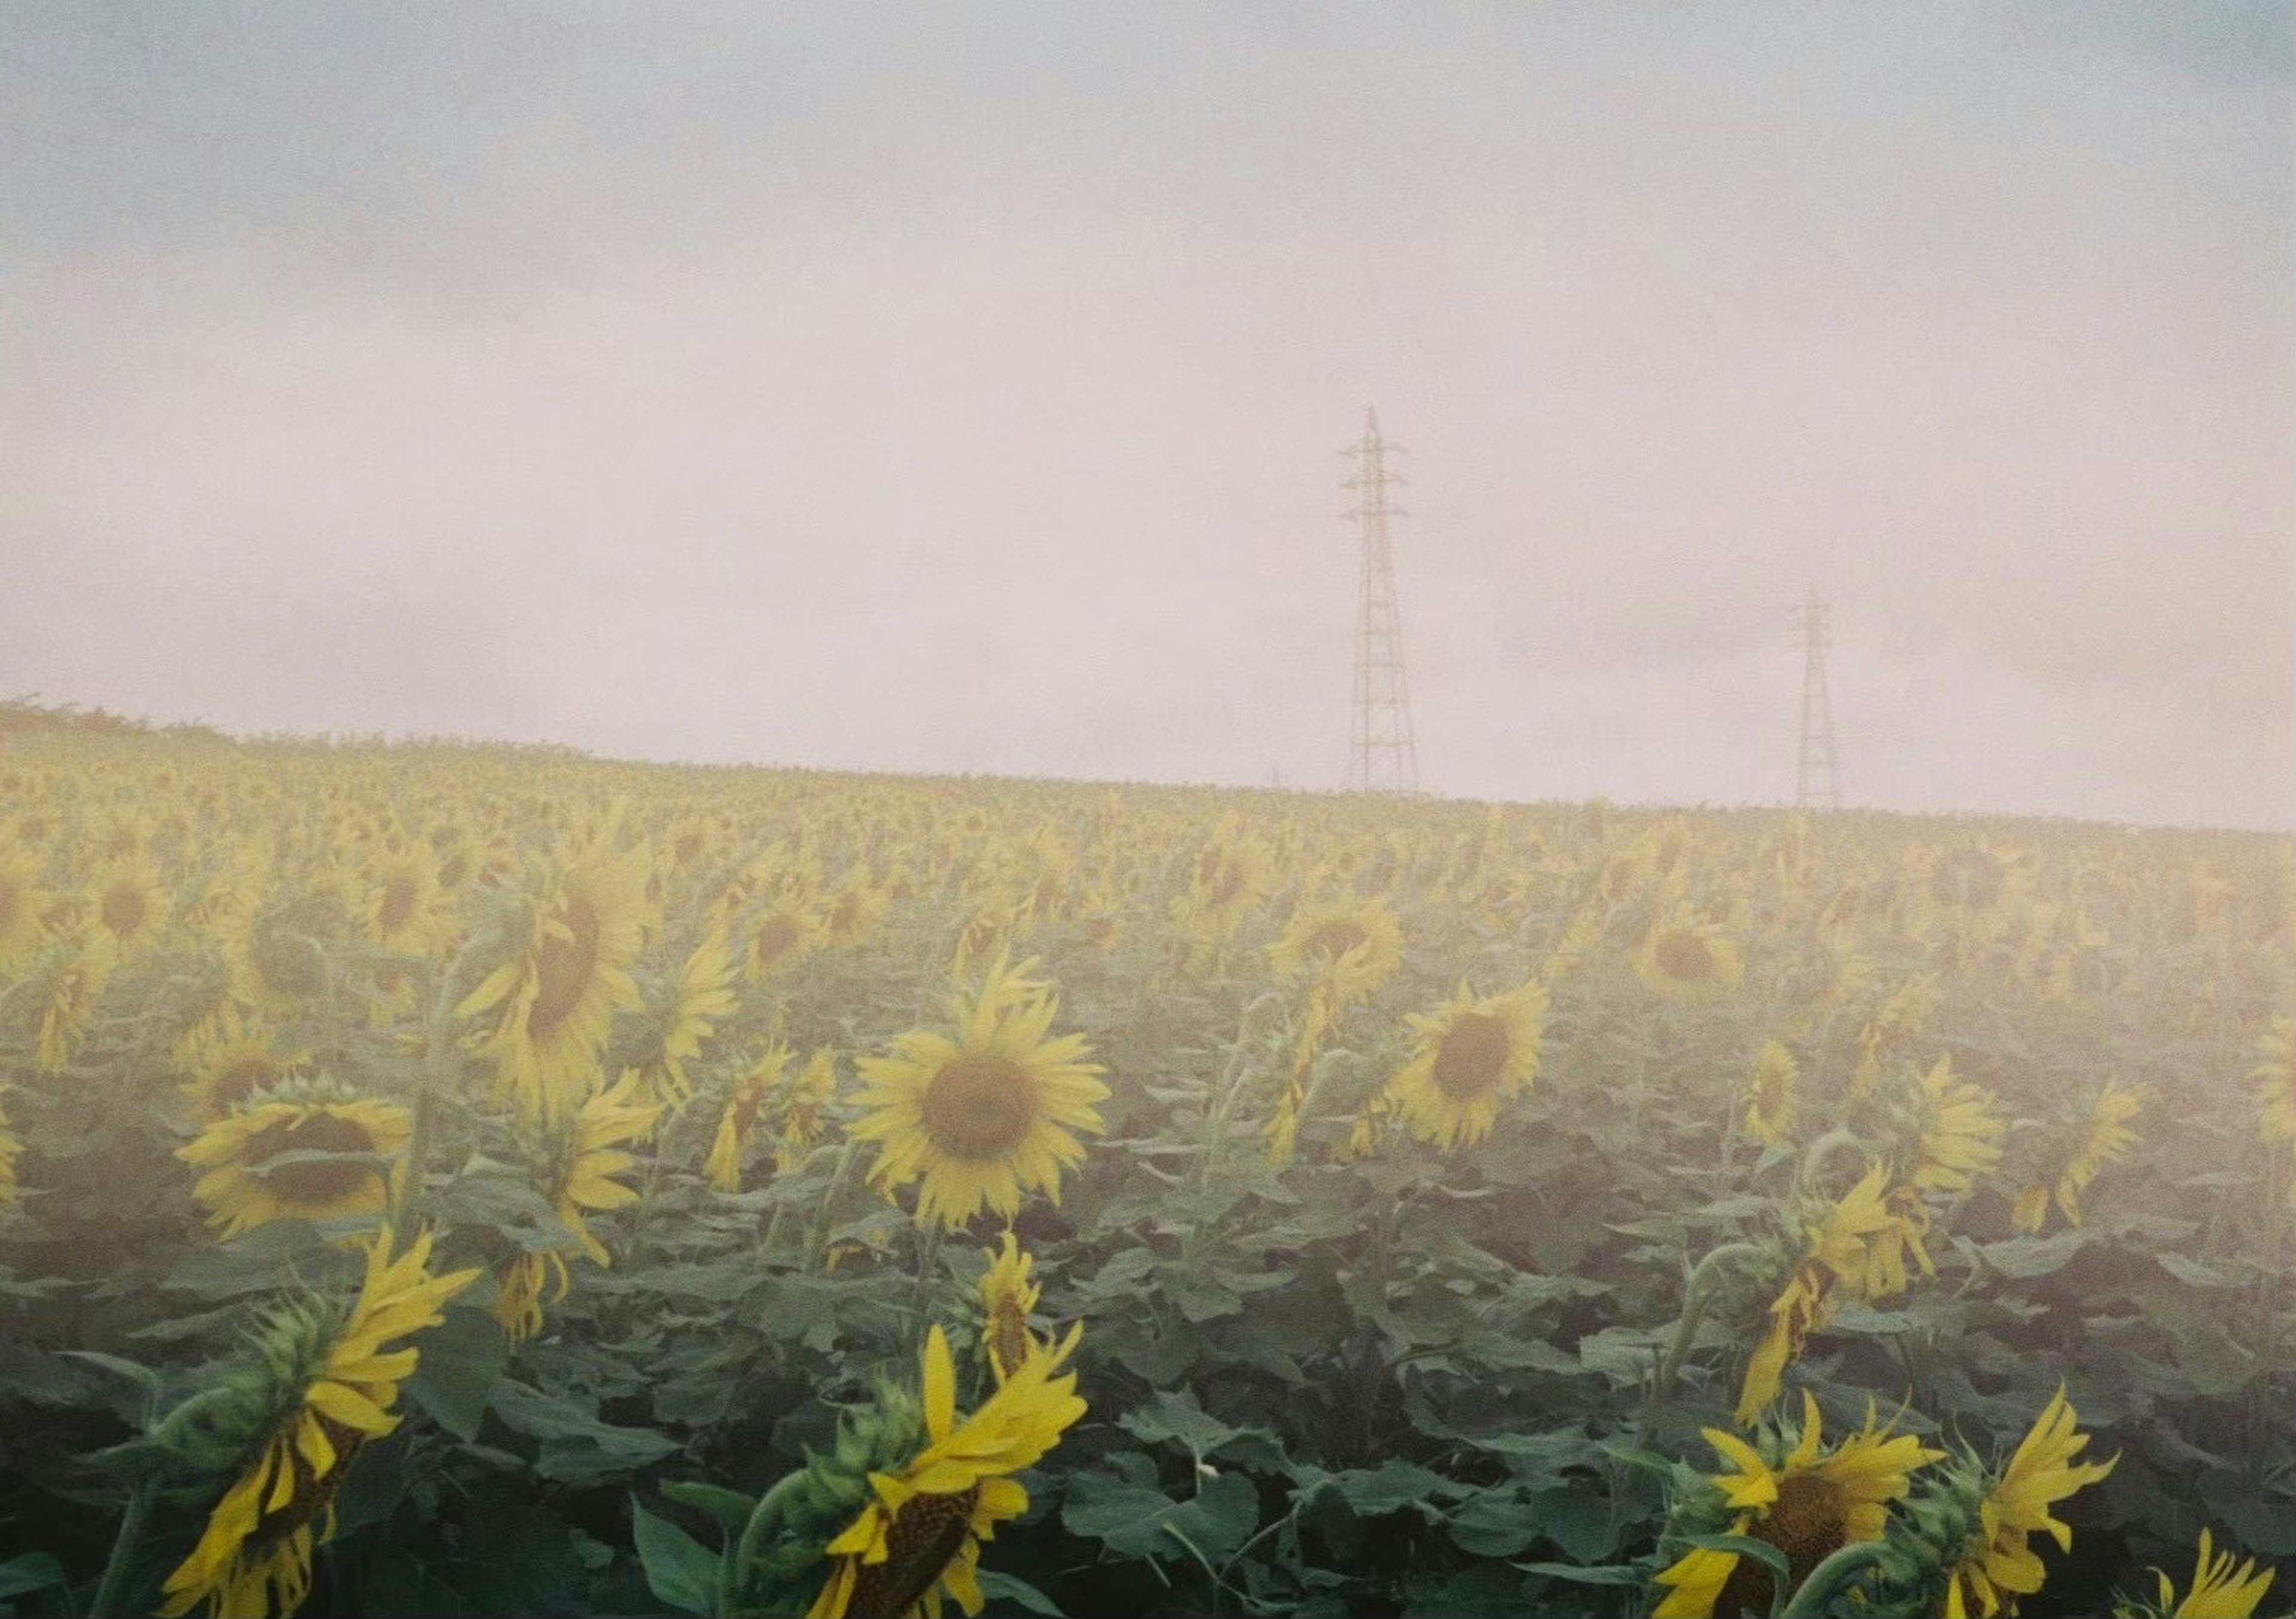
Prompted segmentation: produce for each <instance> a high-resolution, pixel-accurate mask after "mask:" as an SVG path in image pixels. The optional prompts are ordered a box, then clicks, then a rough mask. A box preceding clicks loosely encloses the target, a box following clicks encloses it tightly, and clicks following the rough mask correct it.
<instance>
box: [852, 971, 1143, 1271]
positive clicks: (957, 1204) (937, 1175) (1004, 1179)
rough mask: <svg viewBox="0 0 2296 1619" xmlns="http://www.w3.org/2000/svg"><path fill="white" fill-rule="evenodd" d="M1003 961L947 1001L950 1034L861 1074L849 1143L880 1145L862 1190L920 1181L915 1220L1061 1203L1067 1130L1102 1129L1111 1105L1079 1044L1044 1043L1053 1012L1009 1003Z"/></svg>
mask: <svg viewBox="0 0 2296 1619" xmlns="http://www.w3.org/2000/svg"><path fill="white" fill-rule="evenodd" d="M1009 976H1010V972H1009V969H1007V967H1006V965H1005V961H1004V960H1003V958H1001V957H1000V958H999V959H998V960H997V961H996V962H995V963H993V964H992V965H991V966H990V968H989V969H988V973H987V975H986V976H985V977H984V978H983V979H982V982H981V984H980V987H979V989H978V991H977V992H976V993H974V994H973V995H972V996H971V997H969V998H968V997H967V996H965V995H964V994H962V993H960V994H959V995H958V996H957V997H956V998H955V1002H954V1006H953V1010H954V1012H955V1021H956V1034H955V1038H954V1039H952V1038H950V1037H949V1036H948V1035H946V1034H939V1033H935V1032H932V1031H930V1030H923V1029H918V1030H913V1031H911V1032H910V1033H908V1034H903V1035H901V1036H900V1037H899V1038H898V1039H897V1040H896V1041H894V1042H893V1054H892V1055H891V1056H890V1057H868V1058H864V1059H861V1061H860V1064H859V1068H860V1074H861V1080H862V1090H861V1092H860V1096H859V1100H860V1102H861V1104H862V1106H863V1107H864V1108H865V1109H866V1111H865V1114H864V1115H863V1116H862V1117H861V1118H860V1119H858V1120H857V1122H856V1123H855V1124H854V1125H853V1137H854V1139H855V1140H857V1141H875V1142H878V1143H879V1144H880V1145H879V1148H878V1153H877V1161H876V1164H875V1165H874V1166H873V1168H872V1170H871V1171H870V1178H871V1180H872V1181H873V1182H874V1183H875V1184H876V1185H877V1186H878V1187H879V1188H880V1189H881V1190H888V1191H890V1190H892V1189H894V1188H897V1187H900V1186H903V1185H906V1183H908V1182H911V1181H914V1180H918V1179H920V1178H922V1182H923V1185H922V1190H920V1192H919V1194H918V1199H917V1217H918V1218H919V1219H921V1220H932V1219H935V1218H938V1219H939V1220H940V1221H941V1222H943V1223H944V1224H946V1225H948V1226H952V1227H954V1226H957V1225H961V1224H963V1223H964V1222H965V1221H967V1220H970V1219H971V1218H972V1216H973V1215H974V1214H978V1213H979V1212H980V1209H981V1207H982V1206H984V1205H985V1206H988V1208H990V1209H993V1210H994V1211H996V1213H997V1214H1001V1215H1003V1216H1004V1217H1005V1218H1006V1219H1007V1220H1010V1219H1011V1218H1012V1217H1013V1215H1014V1214H1017V1213H1018V1212H1019V1211H1020V1207H1021V1193H1022V1192H1024V1191H1031V1190H1043V1191H1044V1192H1045V1193H1046V1195H1047V1196H1049V1197H1050V1198H1052V1199H1053V1201H1054V1202H1055V1203H1057V1202H1059V1201H1060V1190H1061V1186H1060V1177H1061V1170H1062V1168H1063V1167H1064V1166H1073V1165H1077V1164H1078V1163H1081V1162H1082V1161H1083V1159H1084V1148H1083V1147H1082V1146H1081V1145H1080V1144H1079V1143H1078V1141H1077V1139H1076V1137H1075V1136H1073V1135H1071V1134H1070V1133H1069V1132H1070V1131H1071V1130H1088V1131H1091V1132H1095V1133H1097V1132H1099V1131H1100V1130H1101V1129H1102V1124H1101V1121H1100V1114H1099V1112H1098V1111H1097V1110H1096V1109H1095V1107H1094V1104H1095V1102H1098V1101H1100V1100H1102V1099H1103V1098H1104V1097H1106V1096H1107V1095H1108V1087H1107V1086H1106V1085H1104V1084H1103V1083H1100V1080H1099V1079H1098V1077H1097V1075H1100V1074H1102V1073H1103V1072H1105V1070H1104V1069H1103V1068H1102V1067H1101V1066H1100V1065H1099V1064H1097V1063H1093V1062H1087V1061H1084V1060H1083V1059H1084V1057H1085V1055H1086V1046H1085V1039H1084V1036H1083V1035H1081V1034H1063V1035H1062V1036H1060V1037H1059V1038H1058V1039H1048V1038H1046V1035H1047V1032H1048V1031H1049V1030H1050V1028H1051V1027H1052V1022H1053V1018H1054V1013H1055V1011H1056V1010H1057V1009H1058V1002H1056V1001H1055V1000H1054V996H1053V995H1052V994H1051V993H1050V992H1049V991H1045V990H1040V991H1038V992H1037V993H1033V994H1029V995H1026V996H1020V995H1015V994H1014V993H1013V991H1012V989H1011V987H1010V985H1009V984H1008V982H1007V979H1008V977H1009Z"/></svg>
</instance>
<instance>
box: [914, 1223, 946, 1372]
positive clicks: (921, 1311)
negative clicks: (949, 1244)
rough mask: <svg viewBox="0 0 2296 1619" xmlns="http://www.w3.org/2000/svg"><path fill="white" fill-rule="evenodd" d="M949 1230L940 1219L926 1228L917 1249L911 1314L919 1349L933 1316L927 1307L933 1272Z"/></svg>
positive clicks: (937, 1264)
mask: <svg viewBox="0 0 2296 1619" xmlns="http://www.w3.org/2000/svg"><path fill="white" fill-rule="evenodd" d="M947 1234H948V1228H947V1226H946V1225H944V1224H942V1223H941V1222H940V1221H939V1220H938V1219H936V1220H934V1221H933V1222H931V1224H929V1225H927V1226H926V1227H925V1232H924V1237H923V1239H922V1242H921V1243H920V1245H919V1247H918V1249H917V1290H916V1293H915V1296H914V1297H912V1298H911V1299H910V1301H909V1313H910V1314H912V1315H914V1316H915V1317H916V1318H917V1347H918V1348H920V1349H922V1348H923V1347H924V1341H925V1333H926V1331H927V1330H928V1323H929V1322H930V1321H931V1319H932V1318H931V1313H930V1312H928V1310H927V1308H926V1306H927V1305H929V1304H931V1303H932V1285H933V1271H935V1270H936V1269H938V1268H939V1264H940V1245H941V1239H943V1238H945V1237H946V1236H947Z"/></svg>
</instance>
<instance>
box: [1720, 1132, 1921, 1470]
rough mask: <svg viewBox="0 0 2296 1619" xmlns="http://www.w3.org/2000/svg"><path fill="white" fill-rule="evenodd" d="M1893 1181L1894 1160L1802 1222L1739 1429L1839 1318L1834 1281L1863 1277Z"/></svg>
mask: <svg viewBox="0 0 2296 1619" xmlns="http://www.w3.org/2000/svg"><path fill="white" fill-rule="evenodd" d="M1889 1182H1890V1168H1889V1165H1886V1164H1876V1165H1873V1166H1872V1167H1871V1168H1870V1169H1868V1170H1867V1171H1866V1177H1865V1179H1863V1180H1861V1181H1859V1182H1857V1185H1856V1186H1854V1187H1852V1188H1851V1189H1850V1190H1849V1191H1848V1192H1847V1193H1845V1194H1844V1195H1843V1196H1842V1198H1841V1200H1840V1201H1839V1202H1836V1203H1832V1204H1829V1205H1827V1206H1825V1209H1824V1210H1823V1211H1822V1212H1821V1213H1820V1214H1818V1217H1817V1218H1816V1220H1815V1221H1811V1220H1808V1219H1804V1220H1802V1221H1800V1222H1799V1226H1798V1230H1799V1232H1800V1239H1801V1252H1800V1255H1799V1256H1798V1257H1797V1258H1796V1259H1795V1260H1794V1261H1793V1263H1792V1269H1791V1270H1790V1271H1788V1272H1787V1275H1786V1279H1785V1281H1784V1285H1782V1286H1781V1287H1780V1288H1779V1289H1778V1292H1777V1295H1776V1296H1775V1298H1774V1299H1773V1300H1772V1301H1771V1303H1770V1306H1769V1311H1768V1315H1769V1329H1768V1330H1767V1332H1766V1333H1765V1334H1764V1336H1763V1338H1762V1341H1761V1342H1760V1343H1759V1344H1758V1345H1756V1346H1755V1348H1754V1353H1753V1354H1752V1356H1751V1358H1750V1359H1749V1360H1748V1361H1747V1362H1746V1380H1745V1383H1744V1385H1743V1387H1742V1388H1741V1390H1740V1393H1739V1395H1738V1410H1737V1421H1738V1426H1739V1427H1751V1425H1752V1424H1753V1422H1754V1420H1755V1419H1756V1418H1758V1417H1759V1416H1760V1415H1761V1414H1762V1412H1764V1411H1765V1410H1768V1409H1769V1407H1770V1404H1771V1402H1773V1401H1775V1399H1776V1398H1777V1397H1778V1387H1779V1385H1780V1383H1781V1382H1782V1381H1783V1380H1784V1376H1785V1369H1786V1368H1787V1367H1788V1366H1789V1365H1791V1364H1792V1362H1793V1361H1794V1360H1795V1359H1796V1358H1797V1357H1799V1356H1800V1353H1801V1351H1802V1345H1804V1344H1805V1343H1807V1342H1808V1338H1809V1335H1810V1334H1811V1333H1813V1332H1815V1331H1816V1330H1817V1329H1819V1328H1821V1327H1823V1326H1824V1325H1825V1323H1826V1321H1828V1320H1829V1319H1830V1318H1831V1317H1832V1315H1833V1308H1834V1298H1833V1290H1834V1288H1835V1286H1836V1285H1837V1284H1843V1285H1847V1286H1849V1287H1851V1288H1857V1287H1858V1286H1859V1285H1860V1284H1861V1283H1862V1280H1863V1279H1864V1278H1865V1276H1866V1271H1867V1267H1868V1264H1869V1263H1870V1262H1869V1260H1868V1257H1867V1254H1866V1245H1867V1243H1868V1242H1869V1241H1871V1239H1873V1238H1874V1235H1875V1234H1876V1233H1878V1232H1880V1231H1884V1230H1886V1229H1888V1228H1889V1226H1890V1223H1891V1221H1892V1219H1893V1216H1892V1215H1891V1214H1890V1207H1889V1201H1888V1197H1887V1191H1888V1187H1889Z"/></svg>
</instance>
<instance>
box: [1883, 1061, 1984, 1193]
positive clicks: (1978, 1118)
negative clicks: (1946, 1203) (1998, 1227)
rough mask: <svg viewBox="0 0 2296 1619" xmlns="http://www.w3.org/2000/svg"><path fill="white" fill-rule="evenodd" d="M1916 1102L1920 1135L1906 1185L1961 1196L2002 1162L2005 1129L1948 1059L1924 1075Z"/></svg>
mask: <svg viewBox="0 0 2296 1619" xmlns="http://www.w3.org/2000/svg"><path fill="white" fill-rule="evenodd" d="M1916 1102H1917V1105H1918V1106H1919V1108H1920V1110H1921V1136H1920V1142H1919V1146H1918V1148H1917V1150H1916V1152H1915V1158H1914V1162H1913V1165H1912V1166H1911V1167H1910V1169H1909V1170H1908V1171H1907V1174H1906V1184H1907V1186H1908V1187H1911V1188H1913V1189H1915V1190H1918V1191H1923V1192H1941V1193H1945V1194H1947V1195H1948V1196H1951V1195H1954V1194H1957V1193H1960V1192H1965V1191H1967V1190H1970V1188H1971V1187H1972V1186H1973V1185H1974V1184H1976V1182H1977V1178H1978V1177H1979V1176H1980V1175H1982V1174H1984V1173H1986V1172H1988V1171H1989V1170H1990V1169H1991V1168H1992V1167H1993V1166H1994V1165H1996V1164H1997V1163H1999V1162H2000V1161H2001V1145H2000V1143H2001V1137H2002V1135H2003V1133H2004V1132H2005V1131H2006V1130H2007V1128H2008V1126H2007V1125H2006V1124H2004V1123H2003V1122H2002V1119H2001V1117H2000V1116H1999V1114H1997V1112H1995V1110H1994V1109H1995V1106H1996V1104H1995V1101H1994V1099H1993V1096H1992V1094H1991V1093H1990V1092H1988V1091H1986V1090H1985V1089H1984V1088H1983V1087H1981V1086H1979V1085H1973V1084H1971V1083H1969V1082H1968V1081H1966V1080H1964V1079H1960V1078H1957V1077H1956V1075H1955V1074H1954V1071H1953V1059H1952V1058H1951V1057H1940V1058H1939V1059H1937V1061H1936V1062H1935V1063H1933V1064H1931V1067H1930V1071H1929V1072H1928V1073H1927V1074H1925V1075H1923V1076H1922V1080H1921V1083H1920V1087H1919V1092H1918V1093H1917V1096H1916Z"/></svg>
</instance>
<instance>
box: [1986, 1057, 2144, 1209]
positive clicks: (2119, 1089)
mask: <svg viewBox="0 0 2296 1619" xmlns="http://www.w3.org/2000/svg"><path fill="white" fill-rule="evenodd" d="M2143 1107H2144V1092H2142V1091H2139V1090H2136V1089H2132V1088H2130V1087H2128V1086H2126V1085H2118V1084H2111V1083H2108V1084H2107V1085H2106V1086H2105V1087H2104V1089H2103V1090H2102V1091H2100V1092H2097V1094H2096V1096H2095V1100H2092V1101H2091V1102H2090V1103H2089V1105H2088V1107H2087V1108H2085V1109H2084V1110H2083V1111H2082V1114H2081V1116H2080V1117H2079V1120H2077V1121H2076V1124H2075V1127H2074V1129H2073V1130H2072V1131H2071V1133H2070V1138H2069V1139H2068V1140H2067V1141H2066V1142H2065V1143H2064V1145H2063V1146H2062V1149H2061V1150H2060V1152H2059V1154H2058V1156H2057V1158H2056V1161H2055V1162H2054V1163H2052V1164H2049V1165H2046V1166H2044V1168H2043V1169H2042V1171H2041V1173H2040V1176H2039V1178H2038V1180H2036V1181H2035V1182H2033V1184H2031V1185H2030V1186H2028V1187H2027V1188H2025V1190H2022V1191H2021V1192H2019V1193H2018V1194H2017V1206H2016V1209H2015V1212H2014V1215H2013V1219H2014V1223H2015V1225H2016V1228H2017V1230H2019V1231H2027V1232H2032V1233H2036V1234H2038V1232H2039V1231H2040V1229H2041V1227H2042V1225H2043V1223H2044V1222H2046V1221H2047V1219H2048V1217H2049V1199H2050V1198H2051V1196H2052V1195H2053V1194H2054V1197H2055V1198H2056V1204H2057V1212H2058V1213H2060V1214H2062V1215H2064V1217H2065V1223H2066V1224H2068V1225H2079V1223H2080V1222H2081V1203H2080V1200H2081V1194H2082V1193H2083V1192H2085V1191H2087V1190H2088V1183H2089V1182H2091V1181H2094V1180H2095V1179H2096V1177H2097V1172H2098V1171H2100V1170H2102V1169H2103V1167H2104V1166H2105V1165H2107V1164H2110V1163H2112V1162H2113V1161H2114V1160H2115V1159H2116V1158H2119V1157H2122V1156H2124V1155H2125V1154H2126V1153H2127V1152H2128V1149H2129V1148H2130V1147H2131V1146H2133V1145H2135V1144H2136V1132H2135V1131H2134V1130H2131V1129H2130V1128H2129V1127H2128V1121H2129V1120H2131V1119H2133V1118H2135V1117H2136V1115H2137V1112H2138V1110H2139V1109H2140V1108H2143Z"/></svg>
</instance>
